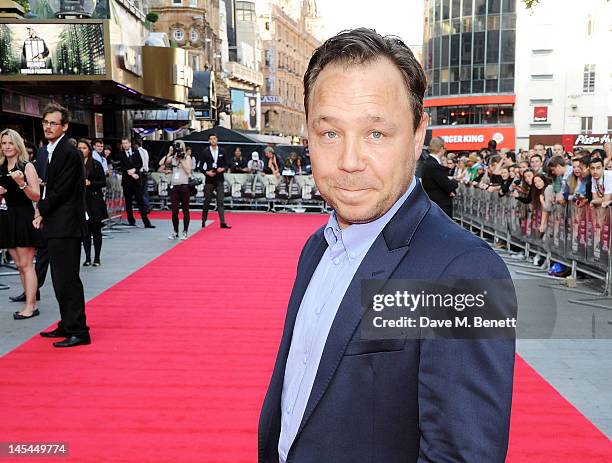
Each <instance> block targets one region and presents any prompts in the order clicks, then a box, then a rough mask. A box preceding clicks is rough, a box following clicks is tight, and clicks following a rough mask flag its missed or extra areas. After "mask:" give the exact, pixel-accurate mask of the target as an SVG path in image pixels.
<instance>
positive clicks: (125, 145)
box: [121, 140, 132, 151]
mask: <svg viewBox="0 0 612 463" xmlns="http://www.w3.org/2000/svg"><path fill="white" fill-rule="evenodd" d="M121 148H123V150H124V151H127V150H129V149H131V148H132V144H131V143H130V141H129V140H121Z"/></svg>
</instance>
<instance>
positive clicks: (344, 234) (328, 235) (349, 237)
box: [323, 177, 417, 259]
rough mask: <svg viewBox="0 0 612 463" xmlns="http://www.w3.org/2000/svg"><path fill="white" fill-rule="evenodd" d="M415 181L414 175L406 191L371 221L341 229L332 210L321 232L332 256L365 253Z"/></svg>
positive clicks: (408, 193)
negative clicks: (382, 213) (385, 210)
mask: <svg viewBox="0 0 612 463" xmlns="http://www.w3.org/2000/svg"><path fill="white" fill-rule="evenodd" d="M416 182H417V180H416V177H414V178H413V179H412V182H411V183H410V185H409V186H408V189H407V190H406V192H405V193H404V194H403V195H402V196H401V197H400V198H399V199H398V200H397V201H396V202H395V204H393V206H391V208H390V209H389V210H388V211H387V212H385V213H384V215H382V216H380V217H379V218H378V219H376V220H373V221H372V222H368V223H357V224H352V225H349V226H348V227H346V228H344V229H341V228H340V225H339V224H338V219H337V217H336V213H335V212H333V213H332V214H331V215H330V216H329V219H328V221H327V225H326V226H325V230H324V232H323V234H324V236H325V240H326V241H327V245H328V246H329V248H330V250H331V252H332V254H334V256H332V257H337V255H338V254H342V253H343V252H345V253H346V254H347V255H348V257H349V258H351V259H355V258H357V257H359V256H362V255H363V254H365V253H366V252H367V251H368V249H370V246H372V243H373V242H374V240H376V237H377V236H378V235H380V233H381V232H382V231H383V229H384V228H385V226H386V225H387V224H388V223H389V221H390V220H391V219H392V218H393V216H394V215H395V213H396V212H397V211H398V210H399V208H400V207H402V204H404V202H405V201H406V198H408V196H409V195H410V193H411V192H412V190H414V188H415V186H416Z"/></svg>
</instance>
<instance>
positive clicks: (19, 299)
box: [9, 290, 40, 302]
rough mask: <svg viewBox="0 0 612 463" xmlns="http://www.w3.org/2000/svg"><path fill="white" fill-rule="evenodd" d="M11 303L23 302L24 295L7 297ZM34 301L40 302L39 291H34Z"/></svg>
mask: <svg viewBox="0 0 612 463" xmlns="http://www.w3.org/2000/svg"><path fill="white" fill-rule="evenodd" d="M9 300H10V301H11V302H25V300H26V297H25V293H21V294H20V295H19V296H9ZM36 300H37V301H40V290H36Z"/></svg>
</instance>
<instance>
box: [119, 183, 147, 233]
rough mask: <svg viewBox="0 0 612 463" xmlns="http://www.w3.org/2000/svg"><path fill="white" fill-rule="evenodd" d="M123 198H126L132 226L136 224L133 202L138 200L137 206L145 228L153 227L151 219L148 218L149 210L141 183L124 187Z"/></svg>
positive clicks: (127, 212)
mask: <svg viewBox="0 0 612 463" xmlns="http://www.w3.org/2000/svg"><path fill="white" fill-rule="evenodd" d="M123 196H124V197H125V212H126V214H127V219H128V222H129V223H130V225H134V224H135V223H136V219H134V210H133V207H132V202H133V201H134V200H136V204H137V205H138V211H139V212H140V217H142V223H143V224H144V225H145V226H149V225H151V222H150V221H149V217H148V216H147V208H146V206H145V204H144V200H143V198H142V189H141V187H140V181H138V182H130V183H125V184H124V185H123Z"/></svg>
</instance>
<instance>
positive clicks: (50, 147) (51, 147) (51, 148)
mask: <svg viewBox="0 0 612 463" xmlns="http://www.w3.org/2000/svg"><path fill="white" fill-rule="evenodd" d="M62 138H64V134H62V135H60V137H59V138H58V139H57V140H55V141H54V142H52V143H49V144H48V145H47V153H49V154H48V156H47V162H48V163H49V164H51V156H53V151H55V147H56V146H57V144H58V143H59V141H60V140H61V139H62Z"/></svg>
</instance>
